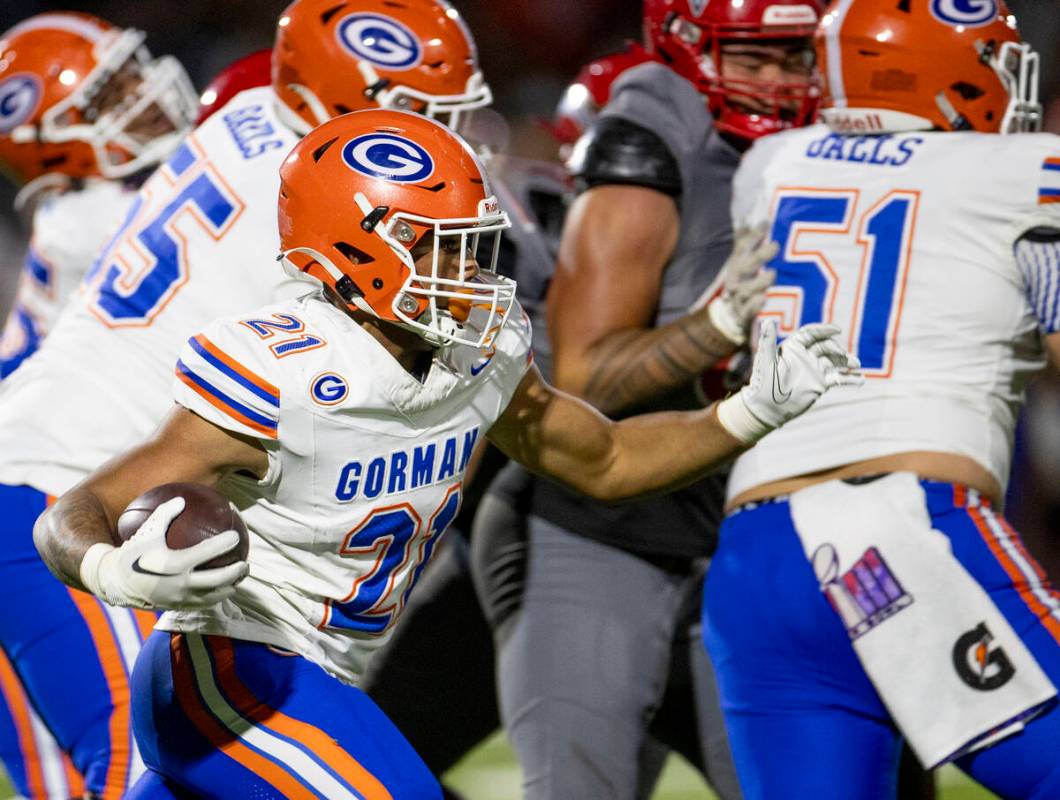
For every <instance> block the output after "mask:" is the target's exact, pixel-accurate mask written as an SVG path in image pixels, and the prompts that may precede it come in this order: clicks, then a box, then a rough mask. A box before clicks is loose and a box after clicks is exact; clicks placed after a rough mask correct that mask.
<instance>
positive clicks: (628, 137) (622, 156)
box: [570, 116, 681, 197]
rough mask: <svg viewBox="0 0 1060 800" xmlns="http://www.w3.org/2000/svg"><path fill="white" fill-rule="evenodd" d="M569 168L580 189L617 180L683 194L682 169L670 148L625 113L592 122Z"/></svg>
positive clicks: (665, 192)
mask: <svg viewBox="0 0 1060 800" xmlns="http://www.w3.org/2000/svg"><path fill="white" fill-rule="evenodd" d="M570 170H571V173H572V174H573V175H574V177H575V179H576V180H577V182H578V191H580V192H582V191H585V190H586V189H591V188H592V187H594V186H603V185H606V184H615V183H617V184H626V185H631V186H645V187H647V188H649V189H656V190H658V191H660V192H662V193H663V194H667V195H670V196H671V197H677V196H678V195H680V194H681V172H680V169H679V168H678V165H677V159H675V158H674V156H673V153H671V152H670V148H668V147H667V146H666V143H665V142H663V140H662V139H660V138H659V137H658V136H657V135H656V134H654V133H652V132H651V131H649V130H647V129H646V128H642V127H641V126H640V125H637V124H636V123H634V122H630V121H629V120H626V119H623V118H622V117H612V116H603V117H599V118H598V119H597V120H596V121H595V122H594V123H593V125H592V126H591V127H590V128H589V130H588V131H586V133H585V135H584V136H583V137H582V139H581V141H579V142H578V146H577V147H576V148H575V152H574V154H573V156H572V158H571V162H570Z"/></svg>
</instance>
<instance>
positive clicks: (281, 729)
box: [203, 636, 392, 800]
mask: <svg viewBox="0 0 1060 800" xmlns="http://www.w3.org/2000/svg"><path fill="white" fill-rule="evenodd" d="M203 642H205V644H206V647H207V648H208V649H209V650H210V653H211V655H212V656H213V659H214V663H215V664H216V670H215V675H216V676H217V681H218V684H219V685H220V687H221V689H222V690H223V691H224V694H225V696H226V698H227V699H228V700H229V702H231V703H232V705H233V706H234V707H235V708H236V710H237V711H239V713H240V714H242V715H243V716H245V717H246V718H247V719H251V720H253V721H254V722H257V723H259V724H261V725H268V726H269V727H270V728H272V729H274V730H275V731H276V732H277V733H280V734H282V735H283V736H287V737H288V738H291V739H294V740H295V741H296V742H300V743H302V744H304V745H305V746H306V747H308V748H309V750H310V751H311V752H312V753H314V754H315V755H316V756H317V757H318V758H320V760H321V761H323V762H324V763H325V764H327V765H328V766H329V767H330V768H331V769H333V770H334V771H335V772H337V773H338V774H339V775H340V776H341V777H342V779H343V780H344V781H346V783H348V784H349V785H350V786H352V787H353V788H354V789H355V790H357V792H359V793H360V794H362V795H363V796H364V798H365V800H392V798H391V797H390V792H388V791H387V790H386V787H385V786H383V784H382V783H380V782H379V779H378V778H376V777H375V776H374V775H373V774H372V773H370V772H369V771H368V770H367V769H365V768H364V767H363V766H362V765H361V764H360V762H358V761H357V759H355V758H354V757H353V756H352V755H350V754H349V753H348V752H347V751H346V750H345V749H343V747H342V746H341V745H340V744H339V743H338V742H336V741H335V739H334V737H332V736H330V735H329V734H327V733H325V732H324V731H322V730H321V729H320V728H317V727H316V726H314V725H310V724H309V723H308V722H303V721H302V720H298V719H294V718H293V717H289V716H287V715H286V714H284V713H283V712H282V711H278V710H276V709H274V708H270V707H269V706H267V705H265V704H264V703H263V702H261V701H260V700H258V698H256V697H255V696H254V694H253V693H252V692H251V691H250V689H248V688H247V687H246V686H245V685H244V684H243V683H242V682H241V681H240V680H239V677H238V676H237V675H236V667H235V651H234V650H233V648H232V642H231V640H230V639H226V638H224V637H221V636H204V637H203Z"/></svg>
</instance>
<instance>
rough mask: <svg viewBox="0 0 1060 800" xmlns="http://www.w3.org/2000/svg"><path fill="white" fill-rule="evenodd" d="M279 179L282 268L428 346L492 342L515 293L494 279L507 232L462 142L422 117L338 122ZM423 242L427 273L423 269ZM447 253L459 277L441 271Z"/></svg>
mask: <svg viewBox="0 0 1060 800" xmlns="http://www.w3.org/2000/svg"><path fill="white" fill-rule="evenodd" d="M280 182H281V183H280V201H279V224H280V247H281V251H282V253H283V256H284V258H285V259H286V261H287V262H288V264H290V265H292V266H294V267H295V268H297V269H298V270H299V271H300V272H302V273H306V274H309V275H311V276H313V277H314V278H316V279H317V280H319V281H321V282H322V283H324V284H325V285H327V286H329V287H331V288H332V289H334V290H335V292H336V293H337V294H338V295H339V296H340V297H341V298H342V299H343V300H344V301H345V302H346V303H347V304H348V305H349V307H350V308H351V309H358V310H360V311H364V312H367V313H369V314H371V315H373V316H375V317H378V318H380V319H384V320H389V321H391V322H395V323H398V324H400V325H402V326H404V327H407V328H409V329H411V330H413V331H415V332H416V333H418V334H420V335H421V336H423V337H424V338H426V339H427V340H428V341H429V342H431V343H432V344H435V345H444V344H449V343H454V342H456V343H460V344H467V345H471V346H473V347H486V346H488V345H489V344H490V343H491V342H492V340H493V338H494V337H495V336H496V334H497V331H499V330H500V328H501V326H502V325H503V324H504V322H505V321H506V319H507V316H508V311H509V309H510V308H511V305H512V300H513V298H514V296H515V284H514V283H512V282H511V281H509V280H507V279H506V278H502V277H500V276H498V275H497V274H496V271H495V270H496V262H497V254H498V251H499V245H500V237H501V232H502V231H503V230H504V229H506V228H509V227H511V223H510V222H509V221H508V215H507V214H505V213H504V212H503V211H501V210H500V208H499V206H498V204H497V199H496V197H494V196H493V194H492V192H491V190H490V185H489V180H488V179H487V177H486V173H485V170H484V169H483V167H482V165H481V164H480V163H479V161H478V158H477V157H476V156H475V154H474V152H473V151H472V150H471V148H470V147H469V146H468V145H467V144H466V143H465V142H464V141H463V140H462V139H460V138H459V137H458V136H456V135H455V134H453V133H452V132H451V131H449V130H448V129H447V128H445V127H444V126H443V125H441V124H439V123H438V122H435V121H433V120H431V119H428V118H427V117H423V116H420V115H418V114H411V113H407V112H403V111H392V110H368V111H358V112H354V113H352V114H345V115H343V116H340V117H336V118H334V119H332V120H330V121H328V122H325V123H324V124H323V125H321V126H319V127H318V128H315V129H314V130H313V131H311V132H310V133H309V134H307V135H306V136H305V138H303V139H302V140H301V141H300V142H299V143H298V144H297V145H296V146H295V148H294V149H293V150H292V151H291V153H290V155H288V156H287V159H286V160H285V161H284V163H283V165H282V166H281V167H280ZM483 235H492V237H493V241H492V244H493V252H492V257H491V260H490V265H489V268H488V269H482V268H479V267H478V266H477V265H476V263H475V262H474V256H473V255H472V254H473V253H478V252H481V251H480V250H479V248H478V245H479V238H480V236H483ZM427 244H430V245H431V247H432V250H431V251H429V252H431V254H432V255H431V267H430V270H429V271H427V270H425V269H424V268H423V266H422V264H423V260H424V258H425V254H426V252H428V251H426V249H425V248H426V245H427ZM452 248H459V250H458V251H457V252H459V268H458V271H457V274H456V275H451V274H449V273H448V272H446V273H444V274H443V273H442V272H441V271H440V268H441V267H442V265H443V261H444V262H445V263H446V264H448V263H449V262H450V261H451V259H452V258H453V256H451V255H449V254H450V253H452V252H453V250H452ZM414 251H415V253H414ZM417 263H420V264H421V270H422V271H421V272H420V273H417V269H416V264H417Z"/></svg>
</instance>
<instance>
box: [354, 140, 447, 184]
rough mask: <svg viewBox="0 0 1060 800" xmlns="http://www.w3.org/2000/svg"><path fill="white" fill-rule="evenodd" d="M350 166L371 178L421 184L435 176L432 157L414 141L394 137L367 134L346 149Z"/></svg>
mask: <svg viewBox="0 0 1060 800" xmlns="http://www.w3.org/2000/svg"><path fill="white" fill-rule="evenodd" d="M342 160H343V161H344V162H346V166H348V167H349V168H350V169H352V170H354V171H355V172H359V173H361V174H362V175H367V176H369V177H370V178H382V179H383V180H385V181H391V182H393V183H419V182H420V181H422V180H426V179H427V178H429V177H430V176H431V173H433V172H434V159H432V158H431V154H430V153H428V152H427V151H426V150H424V149H423V148H422V147H420V146H419V145H418V144H416V143H415V142H414V141H412V140H411V139H406V138H405V137H404V136H398V135H397V134H393V133H366V134H364V135H363V136H358V137H357V138H356V139H351V140H350V141H348V142H347V143H346V146H345V147H343V148H342Z"/></svg>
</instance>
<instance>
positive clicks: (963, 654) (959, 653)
mask: <svg viewBox="0 0 1060 800" xmlns="http://www.w3.org/2000/svg"><path fill="white" fill-rule="evenodd" d="M953 668H954V669H956V670H957V674H958V675H959V676H960V678H961V680H962V681H964V682H965V683H967V684H968V685H969V686H971V687H972V688H973V689H978V690H979V691H981V692H989V691H993V690H994V689H999V688H1001V687H1002V686H1004V685H1005V684H1006V683H1008V682H1009V681H1010V680H1011V679H1012V676H1013V675H1015V674H1016V668H1015V667H1014V666H1012V662H1011V661H1009V658H1008V656H1007V655H1005V651H1004V650H1002V649H1001V646H1000V645H998V644H995V643H994V637H993V636H992V635H991V634H990V629H989V628H987V627H986V623H985V622H980V623H979V624H978V625H976V626H975V627H974V628H973V629H972V630H970V631H968V632H966V633H964V634H962V635H961V637H960V638H959V639H958V640H957V643H956V644H955V645H953Z"/></svg>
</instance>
